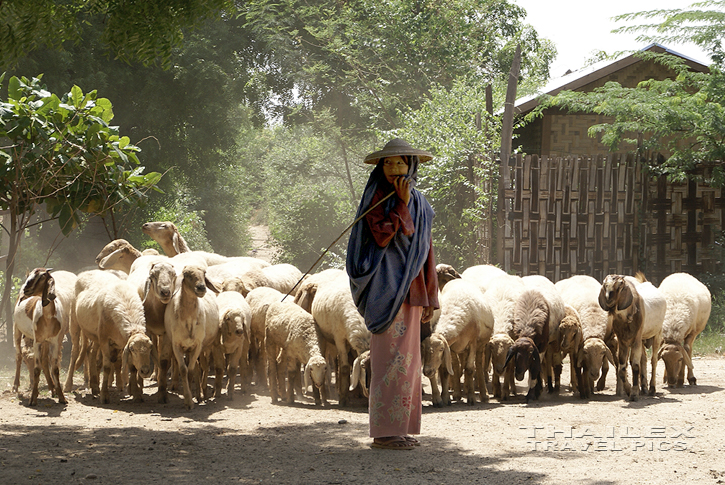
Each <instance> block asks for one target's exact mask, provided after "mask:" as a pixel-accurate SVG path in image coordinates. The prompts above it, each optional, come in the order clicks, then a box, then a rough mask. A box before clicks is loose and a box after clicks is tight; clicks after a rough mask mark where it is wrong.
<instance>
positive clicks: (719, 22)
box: [533, 1, 725, 185]
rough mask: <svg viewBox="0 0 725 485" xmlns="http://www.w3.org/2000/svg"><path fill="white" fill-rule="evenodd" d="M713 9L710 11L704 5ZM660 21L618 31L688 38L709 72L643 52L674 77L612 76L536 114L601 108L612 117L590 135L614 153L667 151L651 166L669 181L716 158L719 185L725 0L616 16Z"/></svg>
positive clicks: (724, 121) (724, 150)
mask: <svg viewBox="0 0 725 485" xmlns="http://www.w3.org/2000/svg"><path fill="white" fill-rule="evenodd" d="M708 8H710V10H705V9H708ZM643 18H644V19H658V18H659V19H662V20H661V21H660V22H658V23H650V24H643V25H635V26H628V27H623V28H621V29H618V30H619V31H620V32H649V33H650V34H649V35H645V34H643V35H641V36H640V37H638V40H640V41H650V42H652V41H656V42H668V43H678V42H683V41H691V42H694V43H696V44H698V45H699V46H700V47H702V48H703V49H705V50H706V51H708V52H709V53H710V55H711V58H712V60H713V64H712V65H711V66H710V72H706V73H702V72H693V71H691V70H690V69H689V67H688V66H687V63H686V62H685V61H684V60H683V59H681V58H679V57H676V56H673V55H669V54H666V53H663V54H658V53H653V52H646V53H638V54H637V55H638V56H640V57H642V59H643V60H644V61H650V62H658V63H660V64H662V65H664V66H666V67H667V68H668V69H669V70H670V71H671V72H672V73H673V75H672V76H671V77H670V78H669V79H665V80H662V81H657V80H653V79H650V80H645V81H642V82H640V83H639V85H637V86H636V87H634V88H625V87H622V86H621V85H620V84H619V83H616V82H608V83H607V84H605V85H604V86H603V87H600V88H597V89H595V90H594V91H593V92H591V93H577V92H571V91H564V92H561V93H559V94H558V95H557V96H555V97H553V98H549V99H548V100H547V101H546V102H544V103H542V105H541V106H540V108H539V111H538V112H537V113H534V115H533V116H535V115H537V114H539V113H540V112H541V111H540V110H543V109H545V108H547V107H552V106H557V107H560V108H564V109H567V110H569V111H571V112H588V113H597V114H601V115H605V116H608V117H611V119H612V121H611V122H607V123H602V124H598V125H594V126H592V127H591V128H590V129H589V135H590V136H601V141H602V143H604V144H605V145H607V146H608V147H609V148H610V150H612V151H619V150H629V151H636V152H637V153H641V154H647V153H658V152H659V153H666V154H667V160H666V161H665V162H664V163H662V164H659V165H656V166H653V167H651V169H652V170H653V171H654V172H655V173H657V174H666V175H668V177H669V178H670V180H677V181H682V180H685V179H687V178H688V177H689V176H691V172H692V170H693V169H694V168H696V167H697V166H699V165H701V164H712V163H713V162H717V165H716V166H715V169H714V173H713V175H712V177H713V180H712V181H711V182H712V183H714V184H720V185H722V183H723V180H724V175H723V168H722V163H723V161H724V160H725V56H724V55H723V47H722V40H723V37H724V36H725V33H724V32H725V1H708V2H702V3H697V4H693V5H692V6H691V7H690V9H689V10H686V9H676V10H653V11H647V12H639V13H633V14H627V15H622V16H619V17H617V19H618V20H628V21H631V20H635V19H643Z"/></svg>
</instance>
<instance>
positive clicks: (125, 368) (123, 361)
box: [121, 343, 131, 375]
mask: <svg viewBox="0 0 725 485" xmlns="http://www.w3.org/2000/svg"><path fill="white" fill-rule="evenodd" d="M129 354H131V351H130V350H129V348H128V343H126V346H125V347H124V348H123V357H122V358H121V373H122V374H123V375H126V374H127V373H128V357H129Z"/></svg>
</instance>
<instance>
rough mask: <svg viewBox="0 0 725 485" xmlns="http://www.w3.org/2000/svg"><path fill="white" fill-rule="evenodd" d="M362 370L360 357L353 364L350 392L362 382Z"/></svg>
mask: <svg viewBox="0 0 725 485" xmlns="http://www.w3.org/2000/svg"><path fill="white" fill-rule="evenodd" d="M361 370H362V365H360V356H359V355H358V356H357V357H355V360H354V361H353V363H352V378H351V379H350V389H349V390H350V391H352V390H353V389H355V388H356V387H357V385H358V383H359V382H360V371H361Z"/></svg>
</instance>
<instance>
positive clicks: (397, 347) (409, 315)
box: [368, 303, 423, 438]
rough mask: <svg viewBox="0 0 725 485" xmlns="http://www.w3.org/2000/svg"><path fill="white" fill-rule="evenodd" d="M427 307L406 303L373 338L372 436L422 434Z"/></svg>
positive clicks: (371, 357) (371, 356) (371, 342)
mask: <svg viewBox="0 0 725 485" xmlns="http://www.w3.org/2000/svg"><path fill="white" fill-rule="evenodd" d="M422 312H423V307H420V306H410V305H408V304H407V303H403V306H402V307H401V309H400V311H399V312H398V315H397V316H396V317H395V320H394V321H393V323H392V324H391V325H390V327H388V329H387V330H386V331H385V332H383V333H381V334H373V335H372V338H371V340H370V365H371V368H372V377H371V382H370V401H369V407H368V410H369V415H370V437H371V438H383V437H386V436H405V435H412V434H420V418H421V414H422V412H423V404H422V401H421V392H422V388H421V361H420V317H421V314H422Z"/></svg>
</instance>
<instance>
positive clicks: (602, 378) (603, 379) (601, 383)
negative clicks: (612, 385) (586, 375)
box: [589, 359, 609, 393]
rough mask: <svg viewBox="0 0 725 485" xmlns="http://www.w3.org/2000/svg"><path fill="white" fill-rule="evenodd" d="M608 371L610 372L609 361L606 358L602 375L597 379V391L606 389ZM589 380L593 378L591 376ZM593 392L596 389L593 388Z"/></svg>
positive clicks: (603, 362)
mask: <svg viewBox="0 0 725 485" xmlns="http://www.w3.org/2000/svg"><path fill="white" fill-rule="evenodd" d="M608 373H609V361H608V360H607V359H604V360H603V361H602V375H601V376H600V377H599V380H598V381H597V391H599V392H601V391H603V390H604V387H605V385H606V380H607V374H608ZM589 380H591V378H590V379H589ZM593 384H594V383H593V382H592V385H593ZM592 393H594V390H592Z"/></svg>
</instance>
